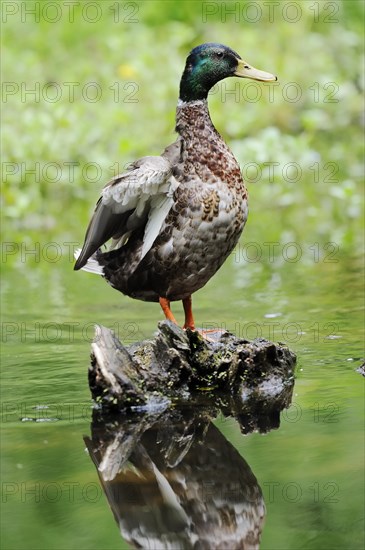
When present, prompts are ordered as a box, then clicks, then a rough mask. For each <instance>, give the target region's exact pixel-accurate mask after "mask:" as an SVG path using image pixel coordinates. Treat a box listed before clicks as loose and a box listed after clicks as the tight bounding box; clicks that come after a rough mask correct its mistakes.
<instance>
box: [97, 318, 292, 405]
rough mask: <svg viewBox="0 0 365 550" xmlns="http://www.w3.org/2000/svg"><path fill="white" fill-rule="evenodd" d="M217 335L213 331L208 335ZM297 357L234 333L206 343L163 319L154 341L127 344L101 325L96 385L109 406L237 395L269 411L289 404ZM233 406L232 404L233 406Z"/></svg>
mask: <svg viewBox="0 0 365 550" xmlns="http://www.w3.org/2000/svg"><path fill="white" fill-rule="evenodd" d="M209 336H210V338H211V337H212V335H211V334H210V335H209ZM295 362H296V356H295V354H294V353H293V352H292V351H290V350H289V348H288V347H287V346H285V345H284V344H281V343H278V344H274V343H273V342H269V341H267V340H264V339H261V338H259V339H256V340H253V341H252V342H250V341H248V340H244V339H241V338H236V337H235V336H234V335H233V334H230V333H228V332H225V333H220V334H215V340H214V341H211V340H207V339H206V338H204V337H203V336H202V335H201V334H200V333H199V332H198V331H191V330H189V329H188V330H186V331H184V330H182V329H181V328H179V327H178V326H177V325H175V324H173V323H171V322H169V321H164V322H162V323H160V324H159V326H158V331H157V334H156V336H155V338H154V339H152V340H146V341H143V342H139V343H136V344H133V345H132V346H129V347H127V348H126V347H124V346H123V345H122V343H121V342H120V341H119V340H118V339H117V338H116V336H115V335H114V334H113V332H112V331H111V330H109V329H107V328H105V327H101V326H97V328H96V336H95V340H94V342H93V344H92V356H91V367H90V369H89V385H90V390H91V393H92V396H93V398H94V400H95V401H96V402H97V403H99V404H101V405H102V407H103V410H112V411H117V410H119V411H120V410H125V409H134V408H136V407H137V408H138V409H141V407H142V408H146V407H148V408H151V407H152V408H155V407H157V408H158V407H163V408H164V407H168V405H169V404H170V403H171V402H176V401H180V400H183V401H186V400H188V401H189V402H190V401H191V400H193V399H197V398H198V397H199V395H205V396H214V399H218V398H220V397H219V396H224V398H223V397H222V399H223V401H222V403H221V405H222V406H226V405H227V396H228V398H229V396H232V397H235V399H236V398H237V397H238V398H239V401H240V403H241V405H240V411H239V414H241V413H242V404H245V403H246V404H247V410H249V409H250V408H251V409H252V406H254V407H255V409H256V410H257V407H261V409H262V411H263V412H264V414H266V413H269V412H270V410H271V409H272V408H273V407H274V408H275V409H278V410H281V409H282V408H284V407H285V406H288V403H289V402H290V397H291V393H292V388H293V384H294V368H295ZM229 407H231V405H229Z"/></svg>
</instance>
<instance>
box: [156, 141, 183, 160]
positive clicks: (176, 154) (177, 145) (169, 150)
mask: <svg viewBox="0 0 365 550" xmlns="http://www.w3.org/2000/svg"><path fill="white" fill-rule="evenodd" d="M182 143H183V140H182V138H181V137H180V136H179V137H178V138H177V140H176V141H174V143H171V145H169V146H168V147H166V149H164V151H163V153H162V155H161V156H162V157H163V158H165V159H167V160H168V161H169V162H170V163H171V164H172V165H173V166H174V165H176V164H178V163H179V162H180V157H181V148H182Z"/></svg>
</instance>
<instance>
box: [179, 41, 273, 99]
mask: <svg viewBox="0 0 365 550" xmlns="http://www.w3.org/2000/svg"><path fill="white" fill-rule="evenodd" d="M229 76H238V77H241V78H252V79H253V80H261V81H263V82H273V81H275V80H277V78H276V76H274V75H272V74H270V73H266V72H264V71H259V70H258V69H255V68H254V67H251V65H249V64H248V63H246V62H245V61H243V59H241V57H240V56H239V55H238V53H236V52H234V51H233V50H231V48H228V47H227V46H223V44H215V43H213V42H209V43H206V44H201V45H200V46H197V47H196V48H194V49H193V50H192V51H191V52H190V54H189V56H188V58H187V60H186V65H185V70H184V73H183V75H182V77H181V82H180V99H181V100H182V101H195V100H197V99H206V97H207V95H208V92H209V90H210V89H211V88H212V87H213V86H214V84H216V83H217V82H219V81H220V80H223V79H224V78H227V77H229Z"/></svg>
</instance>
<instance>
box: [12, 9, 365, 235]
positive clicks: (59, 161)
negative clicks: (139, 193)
mask: <svg viewBox="0 0 365 550" xmlns="http://www.w3.org/2000/svg"><path fill="white" fill-rule="evenodd" d="M31 4H32V3H31V2H28V3H27V5H28V7H29V6H30V5H31ZM86 4H87V3H86ZM251 4H252V3H251ZM249 5H250V3H244V2H240V3H237V2H236V3H229V2H228V3H224V2H223V3H220V2H205V3H204V2H203V3H202V2H195V1H194V2H178V3H175V2H165V1H156V2H148V1H147V2H132V3H128V4H120V3H119V4H118V3H116V5H114V4H112V3H108V2H102V3H100V6H101V8H100V9H101V13H102V16H101V17H99V18H98V17H97V15H98V14H97V12H95V10H92V9H90V8H89V9H88V11H86V12H85V11H83V9H84V8H85V3H82V2H80V3H78V5H75V7H74V8H73V10H72V13H73V22H71V21H70V18H71V17H70V16H69V15H68V13H66V12H65V11H64V10H63V11H62V18H61V19H60V21H57V22H55V23H52V22H49V21H52V20H53V19H55V18H56V15H57V13H56V12H55V11H52V10H49V12H46V14H45V15H46V19H48V21H47V20H45V18H44V17H42V16H41V17H40V21H39V23H35V22H34V17H32V16H31V15H29V16H27V17H25V21H22V20H21V10H19V13H18V14H16V15H14V16H10V15H9V16H8V17H7V23H6V24H3V80H4V82H5V83H14V84H15V86H16V87H17V89H18V91H17V92H16V93H8V94H6V95H5V96H4V99H3V100H4V104H3V127H4V130H3V157H2V158H3V185H4V188H3V200H4V213H5V216H6V217H8V218H10V221H11V224H10V229H11V230H12V231H14V232H15V238H16V239H20V240H24V238H29V237H30V238H32V237H33V238H35V237H37V236H38V235H37V231H42V232H44V231H46V232H47V233H49V234H50V236H55V235H56V236H57V235H64V233H65V232H68V231H69V230H71V231H70V236H71V234H72V235H73V236H74V237H77V238H78V239H80V240H81V238H82V236H83V235H81V234H80V231H79V227H80V222H81V225H84V224H85V223H86V222H87V218H88V216H89V213H90V209H91V206H92V204H93V202H94V201H95V199H96V197H97V195H98V192H99V190H100V188H101V187H102V185H103V184H104V183H105V182H106V181H107V180H108V179H109V178H110V177H111V176H112V175H113V174H114V173H115V170H116V168H115V167H116V166H119V167H120V169H122V168H123V166H124V165H125V164H126V163H128V162H129V161H131V160H133V159H136V158H138V157H139V156H143V155H145V154H159V152H160V151H161V150H162V149H163V148H164V146H165V145H166V144H168V143H169V142H171V141H172V140H173V139H174V134H173V127H174V110H175V104H176V99H177V94H178V83H179V79H180V75H181V72H182V69H183V66H184V59H185V57H186V54H187V52H188V51H189V50H190V49H191V48H192V47H194V46H195V45H197V44H199V43H202V42H204V41H217V42H222V43H226V44H228V45H230V46H231V47H233V48H234V49H235V50H236V51H238V52H239V53H240V54H241V55H242V57H243V58H244V59H246V60H247V61H248V62H249V63H251V64H253V65H254V66H257V67H258V68H262V69H264V70H267V71H271V72H274V73H276V74H277V75H278V77H279V83H278V84H277V85H276V86H275V87H274V86H273V85H261V84H258V83H255V84H253V86H254V87H252V86H251V88H247V85H248V83H249V81H239V80H237V79H229V80H226V81H224V82H222V83H220V84H219V85H218V86H217V87H216V88H215V89H214V90H213V93H212V94H211V99H210V107H211V112H212V117H213V120H214V122H215V124H216V126H217V128H218V129H219V130H220V132H221V133H222V134H223V136H224V138H225V139H226V140H227V141H228V143H229V144H230V145H231V147H232V149H233V151H234V153H235V154H236V156H237V158H238V160H239V162H240V164H241V166H242V167H243V173H244V175H245V176H246V181H247V183H248V186H249V189H250V196H251V210H254V211H255V218H256V220H257V221H256V223H255V229H254V228H251V229H250V231H251V230H252V232H253V235H252V236H253V237H254V238H256V239H257V238H260V237H261V236H262V235H263V233H264V232H266V227H265V226H266V225H267V224H270V222H271V214H272V209H275V210H276V211H277V212H279V215H280V217H281V218H282V219H283V224H282V226H281V225H280V224H274V225H272V226H271V228H270V233H271V237H272V238H273V239H274V240H275V239H279V240H280V238H282V236H283V231H284V232H285V236H289V235H290V238H291V239H292V240H297V239H299V240H303V239H304V240H306V239H307V240H313V239H315V240H317V239H319V240H321V241H322V240H323V241H335V242H337V243H338V244H340V245H341V246H342V245H344V246H354V245H356V244H359V243H358V237H359V235H360V226H359V220H360V216H361V206H362V200H363V196H362V180H361V176H362V131H363V128H362V124H361V122H362V119H361V116H362V114H361V110H362V99H361V91H362V87H363V80H362V77H363V75H362V73H361V56H362V53H361V52H362V45H363V43H362V36H361V19H362V14H363V6H364V4H363V3H362V2H357V1H354V2H352V1H350V2H349V1H346V2H331V3H330V8H329V7H328V5H327V4H326V3H324V2H319V3H318V2H317V3H316V2H300V3H297V6H299V8H300V12H296V11H293V9H291V11H290V9H289V8H286V9H284V8H285V6H286V5H287V3H281V5H280V6H272V9H269V6H268V3H261V4H260V3H254V7H252V5H251V8H250V6H249ZM116 6H118V9H117V7H116ZM326 6H327V7H326ZM331 6H332V8H331ZM296 13H298V14H299V15H300V18H299V20H298V21H296ZM41 15H42V13H41ZM257 18H258V20H257V21H256V19H257ZM93 19H97V20H96V21H95V22H94V23H91V22H90V20H93ZM317 20H318V21H317ZM94 82H95V83H97V84H98V86H99V88H98V89H99V90H100V97H98V99H97V100H96V101H94V100H93V98H94V97H95V90H96V89H95V87H93V85H91V86H90V83H94ZM53 83H55V84H56V86H55V85H54V84H53ZM65 83H74V84H73V85H72V86H71V85H70V84H69V85H67V84H65ZM290 83H294V84H293V85H291V84H290ZM269 86H270V90H269ZM32 89H35V90H36V93H35V94H32V93H27V91H30V90H32ZM3 90H4V88H3ZM6 90H7V91H9V89H6ZM10 91H11V92H12V91H14V90H13V89H11V88H10ZM260 95H261V98H260V99H259V100H257V101H256V97H257V98H259V96H260ZM54 99H55V100H54ZM4 163H14V164H11V165H9V164H6V165H4ZM35 163H39V164H38V172H37V174H36V175H34V174H31V173H27V170H32V169H36V167H35ZM50 163H51V164H50ZM52 163H55V166H54V165H52ZM65 163H66V164H65ZM69 163H73V165H72V166H71V165H70V164H69ZM88 163H97V165H98V166H99V167H100V170H99V169H94V170H93V167H92V166H91V165H89V164H88ZM252 163H254V164H252ZM273 163H276V164H273ZM277 163H278V164H277ZM288 163H289V164H290V163H297V164H298V165H299V166H300V170H301V172H299V174H298V173H297V169H296V168H295V167H294V168H292V171H291V168H290V166H289V167H288V168H286V167H287V166H288ZM85 165H86V168H85ZM257 166H258V167H259V172H258V169H257ZM88 167H89V168H88ZM111 167H112V168H111ZM84 169H85V170H86V169H87V170H88V171H87V172H85V170H84ZM12 171H14V172H15V173H14V174H12V173H11V172H12ZM297 174H298V178H296V175H297ZM4 176H5V177H4ZM85 176H86V177H85ZM60 207H61V208H60ZM60 210H61V211H62V215H60ZM43 234H44V233H43ZM13 236H14V234H13Z"/></svg>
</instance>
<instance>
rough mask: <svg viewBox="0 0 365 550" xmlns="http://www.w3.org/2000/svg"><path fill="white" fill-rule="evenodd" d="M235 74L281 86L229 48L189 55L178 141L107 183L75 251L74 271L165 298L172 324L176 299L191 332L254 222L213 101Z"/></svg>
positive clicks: (136, 293)
mask: <svg viewBox="0 0 365 550" xmlns="http://www.w3.org/2000/svg"><path fill="white" fill-rule="evenodd" d="M232 76H237V77H240V78H251V79H253V80H259V81H263V82H272V81H275V80H276V77H275V76H274V75H272V74H270V73H266V72H264V71H259V70H257V69H255V68H254V67H252V66H250V65H249V64H248V63H246V62H245V61H243V60H242V58H241V57H240V56H239V55H238V54H237V53H236V52H234V51H233V50H231V49H230V48H228V47H227V46H224V45H222V44H215V43H206V44H202V45H200V46H197V47H196V48H194V49H193V50H192V51H191V52H190V54H189V55H188V57H187V60H186V65H185V69H184V72H183V75H182V78H181V82H180V95H179V100H178V104H177V110H176V132H177V133H178V139H177V141H176V142H175V143H173V144H172V145H170V146H169V147H167V148H166V149H165V150H164V152H163V153H162V155H161V156H148V157H143V158H141V159H139V160H137V161H136V162H133V163H132V164H131V165H130V166H129V167H128V169H127V170H126V171H125V172H124V173H123V174H120V175H118V176H116V177H115V178H113V179H112V180H111V181H110V182H109V183H107V184H106V186H105V187H104V189H103V190H102V192H101V197H100V198H99V200H98V202H97V204H96V208H95V212H94V214H93V216H92V218H91V221H90V223H89V226H88V228H87V231H86V236H85V242H84V245H83V247H82V250H81V251H80V250H79V251H77V252H76V254H75V256H76V258H77V261H76V264H75V269H76V270H78V269H84V270H85V271H91V272H94V273H98V274H100V275H102V276H103V277H104V278H105V279H106V280H107V281H108V282H109V283H110V284H111V286H112V287H114V288H115V289H117V290H119V291H120V292H122V293H123V294H126V295H127V296H130V297H131V298H136V299H138V300H145V301H148V302H159V303H160V305H161V308H162V310H163V312H164V314H165V317H166V319H169V320H171V321H173V322H174V323H176V320H175V317H174V315H173V313H172V311H171V307H170V303H171V302H173V301H177V300H182V303H183V307H184V312H185V323H184V328H185V329H186V328H190V329H194V328H195V323H194V317H193V312H192V299H191V296H192V294H193V293H194V292H196V291H197V290H199V289H200V288H202V287H203V286H204V285H205V284H206V283H207V282H208V281H209V279H210V278H211V277H212V276H213V275H214V274H215V273H216V272H217V271H218V269H219V268H220V267H221V265H222V264H223V263H224V261H225V260H226V258H227V257H228V256H229V254H230V253H231V252H232V250H233V249H234V247H235V246H236V244H237V242H238V239H239V238H240V235H241V233H242V230H243V228H244V226H245V223H246V219H247V213H248V205H247V191H246V188H245V185H244V182H243V180H242V177H241V172H240V167H239V165H238V163H237V161H236V159H235V158H234V156H233V154H232V152H231V151H230V149H229V148H228V146H227V145H226V144H225V142H224V141H223V139H222V138H221V136H220V135H219V133H218V132H217V130H216V129H215V127H214V125H213V123H212V121H211V118H210V115H209V110H208V104H207V96H208V92H209V90H210V89H211V88H212V86H214V84H216V83H217V82H219V81H220V80H223V79H224V78H227V77H232ZM109 240H111V244H110V246H109V249H108V250H107V251H102V250H101V247H102V246H103V245H104V244H105V243H106V242H107V241H109Z"/></svg>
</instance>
